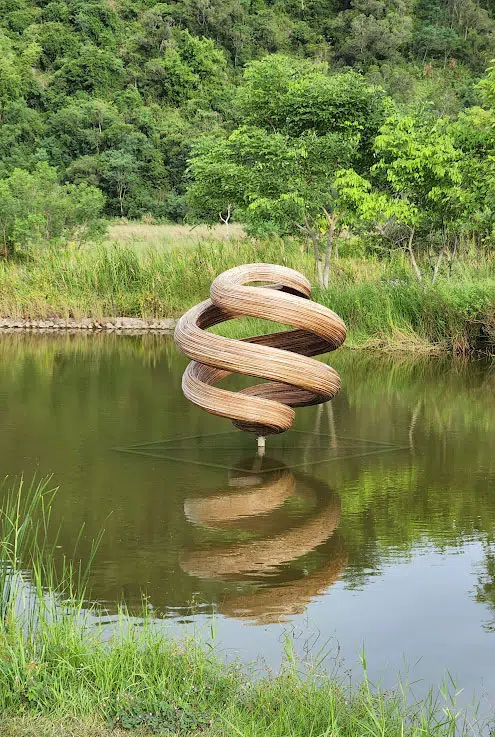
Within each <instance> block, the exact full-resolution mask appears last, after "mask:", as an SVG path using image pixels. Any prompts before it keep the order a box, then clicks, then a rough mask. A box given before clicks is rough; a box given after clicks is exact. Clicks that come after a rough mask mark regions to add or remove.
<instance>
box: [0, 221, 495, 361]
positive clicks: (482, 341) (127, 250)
mask: <svg viewBox="0 0 495 737" xmlns="http://www.w3.org/2000/svg"><path fill="white" fill-rule="evenodd" d="M115 227H117V226H115ZM122 227H123V226H122ZM143 227H144V226H143ZM146 227H151V226H146ZM477 259H478V260H477V261H470V260H469V258H468V257H465V258H464V260H462V261H461V260H460V261H458V262H457V263H456V264H455V266H454V269H453V272H452V275H451V276H450V277H448V276H447V275H446V274H445V275H441V276H440V277H439V279H438V280H437V283H436V284H435V285H431V284H429V283H428V282H427V281H425V282H424V283H418V282H417V281H416V280H415V278H414V276H413V275H412V273H411V269H410V266H409V264H408V263H407V261H406V260H405V258H403V257H402V256H401V255H398V256H395V257H394V258H393V259H378V258H376V257H371V256H370V257H367V258H353V257H346V258H340V259H339V260H336V261H334V263H333V266H332V271H331V280H330V285H329V288H328V289H327V290H321V289H315V291H314V298H315V299H317V300H319V301H321V302H322V303H323V304H326V305H328V306H329V307H331V308H332V309H334V310H335V311H336V312H337V313H339V314H340V315H341V316H342V317H343V318H344V320H345V321H346V323H347V325H348V327H349V336H348V344H349V345H354V346H373V347H380V348H383V347H394V346H395V347H399V348H401V349H403V348H412V349H414V350H419V349H421V350H425V349H426V350H450V351H453V352H457V353H465V352H469V351H470V350H476V349H479V350H490V349H491V348H492V347H493V346H494V345H495V259H494V258H489V257H486V258H484V259H482V260H481V261H480V257H479V256H478V257H477ZM255 261H268V262H273V263H280V264H285V265H287V266H291V267H293V268H296V269H298V270H300V271H302V272H303V273H305V274H306V275H307V276H308V277H309V278H310V279H311V280H312V281H313V283H315V274H314V263H313V259H312V257H311V255H310V254H308V253H307V252H306V250H305V249H304V248H303V247H302V246H301V245H300V244H297V243H294V242H289V243H284V242H283V241H281V240H276V239H272V240H270V241H267V242H260V241H256V240H251V239H247V238H243V239H241V240H238V241H233V240H230V241H219V240H211V241H207V240H202V241H198V242H197V244H196V245H195V246H194V247H191V246H190V245H185V244H183V243H182V244H181V243H179V244H178V245H176V246H174V247H170V248H168V249H167V248H163V247H162V248H157V247H156V248H144V249H143V248H138V247H136V245H135V244H129V245H123V244H113V245H108V244H107V245H102V246H92V247H86V248H84V249H80V250H69V251H56V250H44V251H42V252H39V253H37V254H34V255H33V257H32V259H31V260H29V261H24V262H23V263H19V262H17V263H15V262H7V263H5V262H4V263H2V264H1V265H0V315H3V316H5V317H29V318H32V319H36V318H44V317H49V316H61V317H74V318H79V317H95V318H102V317H107V316H108V317H110V316H117V315H120V316H137V317H176V316H178V315H180V314H181V313H182V312H183V311H184V310H185V309H187V308H188V307H190V306H192V305H193V304H195V303H197V302H198V301H201V300H203V299H204V298H205V297H206V295H207V294H208V292H209V287H210V284H211V281H212V279H213V278H214V277H215V276H216V275H217V274H218V273H220V272H222V271H224V270H225V269H228V268H231V267H232V266H234V265H236V264H241V263H250V262H255ZM222 330H223V331H226V334H235V335H239V336H241V335H245V334H247V331H248V328H245V327H244V328H243V327H242V326H241V327H240V328H238V327H237V326H234V325H232V326H227V327H224V328H222Z"/></svg>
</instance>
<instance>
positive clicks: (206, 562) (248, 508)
mask: <svg viewBox="0 0 495 737" xmlns="http://www.w3.org/2000/svg"><path fill="white" fill-rule="evenodd" d="M265 460H266V459H265ZM257 462H258V463H259V459H258V460H257V461H254V464H255V466H254V468H253V469H252V470H251V471H250V470H249V464H247V469H246V472H245V473H242V474H241V475H237V476H231V479H230V482H229V486H230V488H231V489H233V488H236V487H237V488H242V489H246V487H248V486H249V485H250V480H254V485H253V486H250V488H249V491H243V492H241V493H232V491H231V492H230V493H229V492H223V493H220V494H219V493H216V494H215V495H214V496H213V497H207V498H199V497H194V498H189V499H186V501H185V503H184V509H185V513H186V516H187V518H188V519H189V520H190V521H191V522H193V523H194V524H197V525H200V526H201V527H208V528H210V529H212V528H213V529H215V528H222V527H225V526H227V525H228V526H229V527H237V526H239V522H244V526H246V523H249V527H250V530H251V531H252V532H254V531H256V533H257V534H258V535H259V534H260V533H261V534H262V535H263V536H262V537H261V538H260V539H254V540H249V541H247V542H238V543H234V544H227V545H223V546H220V545H219V546H214V547H212V548H209V549H206V550H205V549H202V550H198V551H195V550H192V551H189V552H187V553H184V554H183V555H182V557H181V562H180V564H181V568H182V569H183V570H184V571H185V572H186V573H188V574H189V575H192V576H196V577H198V578H201V579H208V580H218V579H222V580H225V581H226V582H236V583H238V584H240V583H242V582H250V583H251V584H254V585H255V586H256V588H254V587H251V590H248V591H247V592H245V593H240V594H230V593H229V594H227V595H226V596H225V597H224V598H223V600H222V602H221V604H220V611H221V612H222V613H224V614H227V615H230V616H236V617H241V618H246V619H252V620H256V621H258V622H275V621H280V620H282V619H285V618H286V617H288V616H289V615H292V614H297V613H301V612H302V611H304V609H305V607H306V606H307V605H308V604H309V602H310V601H311V600H312V599H313V598H314V597H315V596H317V595H318V594H320V593H322V592H323V591H325V590H326V589H327V588H328V587H329V586H330V585H331V584H332V583H334V582H335V581H336V580H337V579H338V578H339V576H340V574H341V573H342V571H343V570H344V568H345V566H346V564H347V556H346V554H345V550H344V546H343V541H342V539H341V537H340V536H339V535H338V534H335V531H336V528H337V526H338V523H339V520H340V500H339V498H338V496H336V495H335V494H334V493H332V492H331V490H330V489H329V488H328V486H327V485H326V484H325V483H324V482H321V481H318V480H316V479H314V478H311V477H308V476H307V475H305V474H299V473H298V474H295V473H294V472H292V471H290V470H289V469H280V468H278V469H276V470H274V471H269V472H268V473H266V472H265V473H260V472H259V469H257V468H256V463H257ZM267 463H268V461H267ZM298 495H299V496H300V497H301V498H305V499H306V501H308V500H309V501H310V502H311V504H310V506H311V507H312V511H310V512H309V513H306V514H305V518H304V521H302V522H301V520H300V519H297V518H296V519H294V517H293V516H291V515H290V514H287V513H285V515H284V516H283V517H281V516H280V515H281V510H283V505H284V503H286V502H287V500H288V499H289V498H290V497H295V496H298ZM314 507H316V509H315V508H314ZM277 513H278V514H279V517H278V518H277V520H273V517H274V515H276V514H277ZM260 520H265V529H263V525H260V524H259V521H260ZM270 520H272V522H273V523H275V529H273V527H274V524H272V529H270V524H269V522H270ZM257 523H258V524H257ZM281 525H282V527H283V528H284V529H282V530H280V526H281ZM267 531H268V534H266V533H267ZM315 549H318V551H319V553H320V555H321V556H322V557H323V558H324V562H323V563H322V564H320V565H319V566H318V568H317V569H316V570H314V571H312V572H311V573H309V574H307V575H306V574H302V575H301V574H300V573H299V574H298V573H297V570H295V569H293V568H291V567H290V566H289V564H291V563H292V562H293V561H297V560H298V559H301V558H303V556H306V555H308V554H309V553H311V552H312V551H314V550H315ZM294 575H299V577H298V578H297V579H296V580H290V578H291V577H292V576H294Z"/></svg>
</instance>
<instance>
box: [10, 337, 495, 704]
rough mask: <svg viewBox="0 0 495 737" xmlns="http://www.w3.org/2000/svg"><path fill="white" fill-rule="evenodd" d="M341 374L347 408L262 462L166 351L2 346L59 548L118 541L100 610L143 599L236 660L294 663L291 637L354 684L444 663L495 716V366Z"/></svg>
mask: <svg viewBox="0 0 495 737" xmlns="http://www.w3.org/2000/svg"><path fill="white" fill-rule="evenodd" d="M329 360H330V362H331V364H332V365H333V366H334V367H335V368H336V369H337V370H338V371H339V372H340V374H341V376H342V385H343V389H342V391H341V393H340V394H339V395H338V396H337V397H336V399H335V400H334V401H333V402H332V403H331V404H329V405H326V406H324V407H315V408H301V409H299V410H297V418H296V422H295V425H294V429H293V430H291V431H289V432H288V433H286V434H284V435H282V436H277V437H270V438H268V440H267V449H266V455H265V457H264V458H262V459H260V458H257V457H256V443H255V441H254V439H253V438H252V437H251V436H248V435H245V434H242V433H240V432H238V431H236V430H235V429H234V428H233V426H232V425H231V424H230V423H229V422H228V421H227V420H223V419H220V418H216V417H212V416H210V415H208V414H206V413H204V412H203V411H201V410H199V409H198V408H196V407H194V406H193V405H191V404H190V403H188V402H187V401H186V400H185V399H184V397H183V396H182V392H181V388H180V380H181V374H182V371H183V369H184V367H185V364H186V361H185V359H184V358H183V357H182V356H180V355H179V354H178V352H177V351H176V349H175V347H174V345H173V342H172V340H171V339H170V338H164V337H160V336H152V335H144V336H127V337H123V336H111V335H107V336H104V335H93V336H91V335H87V336H82V335H78V336H72V335H58V336H42V335H38V336H37V335H20V334H17V335H7V336H3V337H2V338H1V340H0V412H1V418H2V421H1V440H2V442H1V444H0V459H1V464H0V471H1V475H2V476H4V475H6V474H8V475H9V476H13V475H16V474H21V473H24V476H25V477H26V478H27V479H30V478H31V476H32V475H33V474H34V473H36V474H38V475H45V474H48V473H53V474H54V483H56V484H57V485H60V491H59V493H58V495H57V497H56V499H55V503H54V510H53V514H54V518H55V522H56V523H57V524H58V523H59V524H60V538H59V543H60V546H61V548H60V550H61V552H64V553H67V554H69V555H70V554H71V553H72V551H73V547H74V541H75V540H76V539H77V536H78V534H79V531H80V529H81V527H82V526H84V534H83V537H82V540H81V542H80V544H79V549H78V552H79V555H82V557H83V558H84V557H85V556H89V551H90V547H91V540H92V538H94V537H96V536H97V535H98V534H99V532H100V531H101V530H102V529H104V530H105V532H104V535H103V539H102V542H101V544H100V546H99V549H98V552H97V555H96V558H95V561H94V566H93V570H92V576H91V596H92V599H93V600H94V601H97V602H98V603H99V604H100V605H101V606H102V607H104V608H105V609H106V611H107V612H108V614H109V616H111V615H112V613H115V612H116V611H117V608H118V604H119V602H121V601H123V600H125V602H126V603H127V604H128V605H129V607H130V608H131V611H133V612H134V613H135V614H136V615H138V614H139V612H140V611H141V607H142V601H143V600H142V595H143V593H144V594H145V595H146V603H147V606H148V607H149V609H150V610H152V611H153V612H154V613H155V614H156V616H157V617H159V618H162V619H163V620H164V621H165V624H164V625H163V626H164V627H165V628H166V629H168V630H169V631H170V632H172V633H175V632H176V631H177V630H178V631H179V632H184V631H188V630H189V629H191V628H195V629H199V630H200V631H201V629H202V628H209V627H210V626H211V625H213V627H214V628H215V633H216V635H215V636H216V638H217V640H218V642H219V644H220V646H221V648H222V650H223V651H224V652H225V653H226V655H227V656H228V657H231V656H232V657H240V658H241V659H242V660H244V661H246V662H247V661H252V660H256V659H259V661H260V662H263V663H264V664H267V665H268V666H270V667H277V666H278V664H279V663H280V659H281V657H282V655H283V650H284V643H285V639H286V638H290V639H291V640H292V641H293V642H294V643H295V645H296V649H297V650H298V651H299V652H300V653H301V654H302V655H303V656H304V655H309V656H311V655H313V654H317V653H319V652H321V651H325V652H328V653H329V657H328V659H327V663H328V667H329V668H333V667H337V666H338V665H341V666H343V667H344V668H349V669H350V670H351V671H352V670H356V668H358V669H359V657H360V651H361V650H362V648H363V646H364V648H365V650H366V655H367V660H368V663H369V668H370V673H371V675H372V677H373V678H374V679H376V680H379V681H380V682H381V683H383V684H384V685H385V686H388V685H389V684H390V683H391V682H394V681H395V678H396V676H397V673H398V672H399V671H400V670H402V671H404V669H405V667H407V668H408V669H409V678H410V680H417V679H419V680H420V681H421V683H422V684H425V685H428V684H434V683H438V682H439V681H440V680H441V678H442V677H443V676H444V674H445V672H446V669H448V670H449V671H450V673H451V674H452V675H453V677H454V678H455V679H456V680H457V683H458V685H459V686H460V687H462V688H464V689H465V694H467V695H468V696H469V697H470V696H471V695H472V694H473V693H474V692H476V694H477V695H478V696H479V697H483V696H484V695H486V694H488V697H489V700H493V694H494V693H495V668H494V667H493V664H494V662H495V538H494V533H495V453H494V433H495V364H494V363H490V361H474V360H473V361H470V362H454V361H452V360H451V359H440V358H438V357H437V358H415V359H414V360H412V359H411V358H405V357H403V356H402V357H388V356H383V355H377V354H372V353H359V352H355V351H349V350H341V351H339V352H338V353H336V354H334V355H332V356H330V359H329ZM241 383H242V382H240V381H237V382H236V381H235V380H234V381H233V383H232V385H233V386H240V385H241ZM491 703H493V701H492V702H491Z"/></svg>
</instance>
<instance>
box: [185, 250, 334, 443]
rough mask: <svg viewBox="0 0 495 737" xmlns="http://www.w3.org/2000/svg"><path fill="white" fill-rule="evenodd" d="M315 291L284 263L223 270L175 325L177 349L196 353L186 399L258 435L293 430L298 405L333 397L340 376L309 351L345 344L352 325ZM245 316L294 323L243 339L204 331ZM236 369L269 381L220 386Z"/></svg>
mask: <svg viewBox="0 0 495 737" xmlns="http://www.w3.org/2000/svg"><path fill="white" fill-rule="evenodd" d="M253 283H255V284H256V285H254V286H253ZM260 283H261V286H260ZM310 295H311V284H310V283H309V281H308V280H307V279H306V278H305V277H304V276H303V275H302V274H300V273H299V272H297V271H294V270H293V269H289V268H287V267H284V266H275V265H272V264H247V265H245V266H237V267H235V268H234V269H230V270H229V271H225V272H224V273H223V274H220V276H217V278H216V279H215V280H214V281H213V283H212V285H211V290H210V299H207V300H206V301H204V302H201V303H200V304H199V305H197V306H196V307H193V308H192V309H190V310H189V311H188V312H186V314H185V315H184V316H183V317H182V318H181V319H180V320H179V322H178V324H177V327H176V330H175V342H176V344H177V346H178V348H179V349H180V350H181V351H182V352H183V353H185V354H186V355H187V356H188V357H189V358H191V359H193V360H192V362H191V363H190V364H189V366H188V367H187V368H186V371H185V372H184V376H183V379H182V388H183V391H184V394H185V395H186V397H187V398H188V399H190V400H191V401H192V402H194V403H195V404H197V405H199V406H200V407H202V408H203V409H205V410H207V411H208V412H211V413H212V414H215V415H220V416H221V417H227V418H230V419H231V420H232V421H233V422H234V425H236V427H238V428H240V429H241V430H245V431H247V432H252V433H255V434H256V435H257V436H258V438H264V437H265V436H266V435H269V434H271V433H280V432H284V431H285V430H288V429H289V427H290V426H291V425H292V422H293V420H294V410H293V408H294V407H302V406H307V405H312V404H320V403H322V402H327V401H328V400H330V399H332V398H333V397H334V396H335V395H336V394H337V392H338V391H339V389H340V378H339V375H338V374H337V372H336V371H334V370H333V369H332V368H330V367H329V366H327V365H325V364H323V363H321V362H320V361H316V360H314V359H313V358H311V356H317V355H319V354H321V353H326V352H327V351H333V350H335V349H336V348H338V347H339V346H341V345H342V343H343V342H344V340H345V335H346V328H345V325H344V323H343V321H342V320H341V319H340V317H339V316H338V315H336V314H335V312H332V310H329V309H328V308H326V307H323V305H320V304H317V303H316V302H312V301H311V300H310V299H309V297H310ZM243 316H250V317H258V318H264V319H267V320H273V321H275V322H280V323H283V324H285V325H292V326H294V327H295V328H296V329H295V330H288V331H285V332H280V333H272V334H270V335H260V336H256V337H253V338H247V339H246V340H242V341H240V340H233V339H231V338H225V337H222V336H220V335H215V334H213V333H207V332H205V330H206V328H209V327H211V326H213V325H217V324H219V323H221V322H224V321H226V320H231V319H233V318H235V317H243ZM231 373H238V374H244V375H247V376H255V377H258V378H263V379H267V380H268V381H266V382H265V383H262V384H259V385H257V386H252V387H249V388H247V389H244V390H242V391H241V392H238V393H235V392H230V391H227V390H225V389H220V388H218V387H216V386H214V385H215V384H216V383H217V382H219V381H220V380H221V379H223V378H225V377H226V376H228V375H229V374H231Z"/></svg>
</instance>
